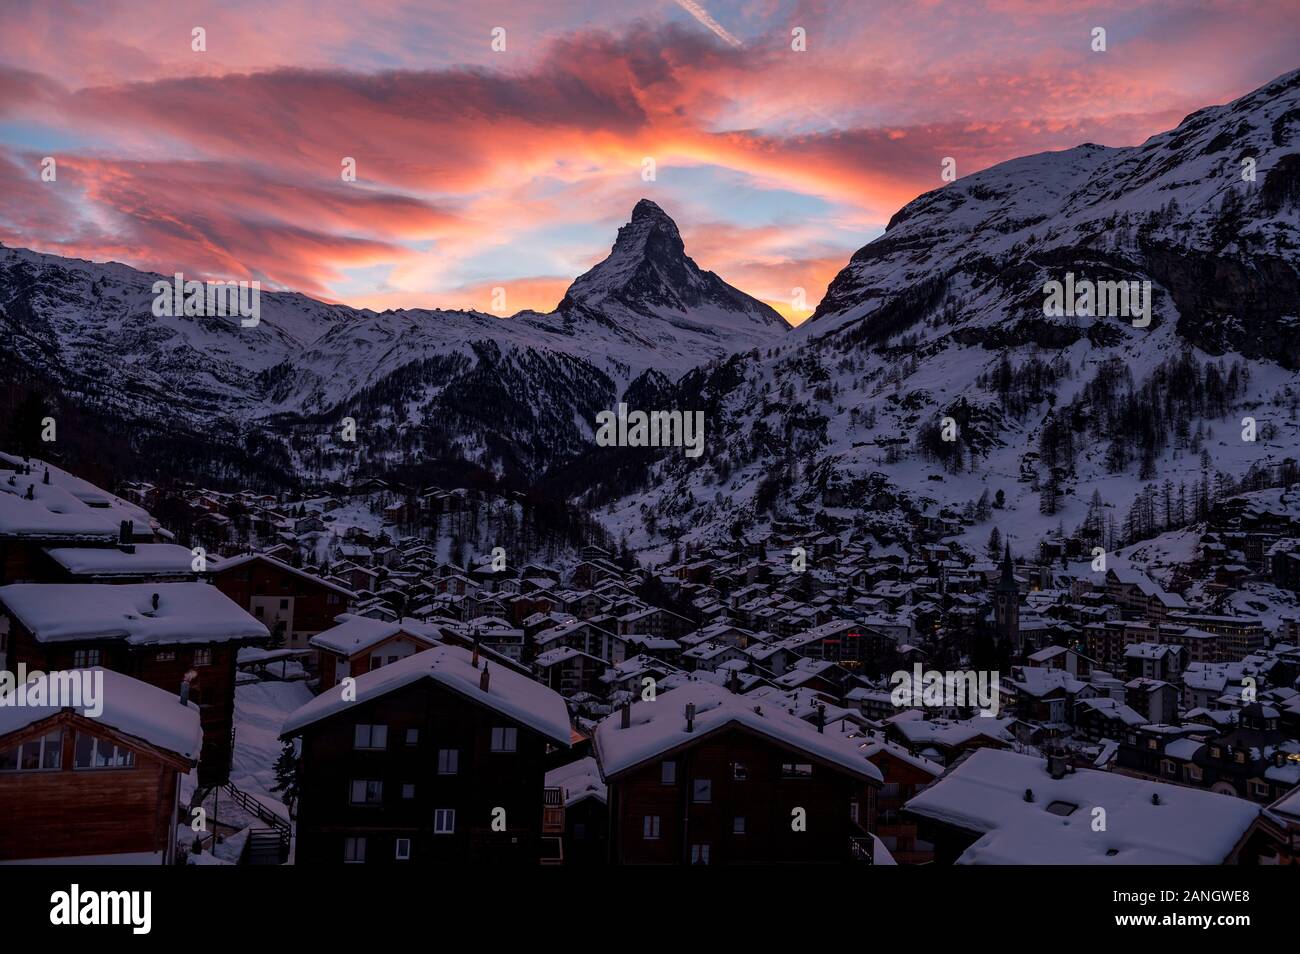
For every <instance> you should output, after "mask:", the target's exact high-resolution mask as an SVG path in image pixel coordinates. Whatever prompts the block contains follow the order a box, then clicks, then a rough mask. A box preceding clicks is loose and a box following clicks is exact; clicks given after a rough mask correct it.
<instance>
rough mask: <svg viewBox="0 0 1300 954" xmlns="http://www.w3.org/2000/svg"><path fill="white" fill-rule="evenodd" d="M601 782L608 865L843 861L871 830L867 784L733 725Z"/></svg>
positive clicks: (873, 788) (870, 798) (871, 793)
mask: <svg viewBox="0 0 1300 954" xmlns="http://www.w3.org/2000/svg"><path fill="white" fill-rule="evenodd" d="M665 763H670V764H671V766H672V767H671V768H665ZM864 764H865V760H864ZM670 778H671V781H670V780H669V779H670ZM699 782H708V783H709V784H708V793H707V794H708V800H707V801H701V800H700V795H701V790H700V788H699V786H698V785H697V783H699ZM606 784H607V785H608V787H609V808H610V833H609V838H610V861H611V862H612V863H615V864H817V863H842V862H847V861H849V860H850V857H851V852H850V849H851V842H852V839H853V838H861V837H863V836H865V835H866V832H867V831H870V830H871V829H872V827H873V825H874V817H875V799H876V795H875V791H876V785H875V784H874V783H871V782H868V781H866V780H865V779H862V778H857V777H854V776H853V775H851V774H850V773H848V772H846V771H844V770H843V769H841V768H837V767H835V766H833V765H830V764H828V763H826V762H824V761H822V760H820V759H817V758H816V757H814V756H812V755H810V754H809V753H807V752H804V751H802V750H799V749H796V748H793V747H786V746H784V745H781V744H778V743H777V742H775V741H772V740H770V739H768V738H765V737H763V736H760V735H758V734H756V733H753V732H751V731H749V730H747V729H745V728H743V727H741V726H739V725H735V724H729V725H727V726H724V727H722V728H721V729H719V730H716V731H714V732H712V733H705V734H702V735H701V736H700V738H699V739H698V740H696V741H693V742H691V743H689V744H687V745H685V746H679V747H677V748H676V749H673V750H671V751H669V752H666V753H665V754H664V755H663V756H662V757H658V758H655V759H653V760H651V761H649V762H644V763H642V764H641V765H638V766H635V767H633V768H631V769H628V770H627V771H625V772H622V773H619V774H618V775H615V776H611V777H607V778H606ZM800 808H801V809H803V810H804V817H805V819H806V830H803V831H796V830H795V828H794V825H793V822H794V818H795V809H800ZM855 812H856V815H857V820H856V821H855V820H854V813H855ZM656 819H657V821H656Z"/></svg>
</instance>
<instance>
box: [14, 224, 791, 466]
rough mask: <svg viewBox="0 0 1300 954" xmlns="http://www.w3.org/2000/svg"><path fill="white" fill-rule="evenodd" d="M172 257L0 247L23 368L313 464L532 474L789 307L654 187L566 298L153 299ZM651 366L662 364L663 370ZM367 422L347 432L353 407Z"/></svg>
mask: <svg viewBox="0 0 1300 954" xmlns="http://www.w3.org/2000/svg"><path fill="white" fill-rule="evenodd" d="M161 277H163V276H157V275H152V274H147V273H143V272H138V271H135V270H134V269H131V268H128V267H126V266H123V265H118V264H108V265H99V264H93V263H90V262H85V261H79V260H72V259H64V258H59V257H56V256H51V255H41V254H37V253H34V252H30V251H26V250H22V249H9V248H0V342H2V343H3V347H4V351H5V353H6V359H7V361H8V362H10V363H11V365H12V366H13V367H15V368H16V369H22V370H23V371H24V372H26V373H28V374H31V375H37V376H39V378H40V379H41V380H42V381H44V382H46V384H47V386H49V387H52V388H55V389H57V390H58V391H59V392H60V393H62V394H63V395H66V396H69V397H70V398H71V399H72V400H73V401H75V402H78V403H85V404H90V405H93V406H94V407H95V408H96V409H98V410H101V411H104V412H106V413H109V414H111V415H114V416H116V417H118V418H120V419H121V420H123V421H137V422H141V423H145V422H152V423H155V424H161V425H164V426H165V427H166V428H170V429H173V430H175V431H177V432H178V433H179V432H185V433H187V434H189V435H192V436H193V437H194V438H195V439H196V440H198V441H202V440H203V439H204V437H205V435H207V436H212V437H213V438H214V439H219V441H220V442H221V443H222V444H223V445H226V444H228V443H229V442H230V441H231V440H232V439H233V440H235V441H236V442H239V443H242V442H245V441H247V440H253V441H254V442H259V443H260V442H262V441H264V440H265V439H270V440H272V441H274V442H277V443H279V444H280V445H282V446H283V448H284V450H285V452H286V455H287V458H286V459H287V460H288V461H289V466H292V467H294V468H297V469H300V470H301V471H302V472H304V473H307V474H326V473H336V472H340V471H343V470H347V469H350V468H356V467H360V466H371V465H383V464H384V463H385V462H393V461H410V460H411V459H414V458H417V457H444V456H450V457H451V458H452V459H460V460H464V461H468V462H471V463H473V464H474V465H476V466H479V467H482V468H483V469H485V470H488V471H495V472H497V473H505V472H510V473H511V474H512V475H514V476H515V477H517V478H519V479H521V480H524V481H527V480H529V479H531V478H532V477H534V476H535V475H537V474H539V473H540V472H541V471H542V470H544V469H545V468H547V467H549V466H553V465H555V464H556V463H557V462H560V461H563V460H565V459H567V458H568V457H571V456H573V455H575V454H580V453H582V452H583V451H584V450H586V449H587V448H589V447H590V444H591V438H592V435H591V424H590V422H592V421H593V420H594V416H595V413H596V412H597V411H598V410H601V409H603V408H607V407H610V406H611V405H612V404H613V403H615V402H616V401H617V399H618V397H619V396H620V395H622V394H623V393H624V392H625V390H626V389H627V388H628V387H629V386H630V385H632V384H634V383H635V382H638V381H641V382H642V386H644V384H645V381H646V380H649V381H651V382H653V381H654V379H655V378H656V376H659V375H667V376H670V377H671V378H676V377H677V376H679V375H680V374H682V373H684V372H685V371H686V370H688V369H690V368H692V367H695V366H696V365H698V364H700V363H702V362H706V361H708V360H710V359H713V358H717V357H721V356H724V355H726V354H729V353H731V352H733V351H736V350H742V349H749V348H753V347H758V346H760V345H768V344H771V343H774V342H776V341H779V340H780V339H781V338H782V337H783V336H784V334H785V333H786V331H787V330H788V326H787V325H786V324H785V322H784V321H783V320H782V319H781V318H780V316H779V315H777V314H776V312H774V311H773V310H772V309H770V308H768V307H767V306H765V305H763V304H762V303H760V302H758V301H756V300H754V299H752V298H750V297H749V296H747V295H744V294H743V293H741V292H739V291H737V290H736V289H734V288H732V287H731V286H729V285H727V284H726V283H725V282H723V281H722V280H721V279H720V278H718V277H717V276H716V275H714V274H713V273H711V272H705V271H702V270H701V269H700V268H699V267H698V266H697V265H696V264H695V263H694V262H693V261H692V260H691V259H690V258H689V257H687V256H686V254H685V249H684V247H683V244H682V240H681V236H680V235H679V233H678V231H677V227H676V225H675V224H674V223H673V221H672V219H670V218H669V217H668V216H667V214H665V213H664V212H663V210H662V209H660V208H659V207H658V206H657V205H655V204H654V203H652V202H648V201H642V202H640V203H638V204H637V206H636V208H635V209H634V211H633V215H632V219H631V221H630V222H629V223H628V224H627V225H625V226H624V227H623V228H622V229H620V230H619V237H618V240H617V241H616V242H615V244H614V247H613V249H612V251H611V253H610V255H609V257H608V258H607V259H606V260H605V261H603V262H601V263H600V264H599V265H597V266H596V267H595V268H593V269H592V270H591V271H589V272H588V273H586V274H585V275H583V276H582V277H581V278H579V279H578V280H577V281H576V282H575V283H574V285H573V286H572V288H571V289H570V290H569V293H568V294H567V295H566V296H565V299H564V301H563V303H562V304H561V305H560V306H559V307H558V308H557V309H556V310H555V311H554V312H552V313H550V314H545V315H543V314H538V313H535V312H523V313H520V314H518V315H515V316H513V317H510V318H503V317H498V316H494V315H488V314H483V313H479V312H466V311H444V310H402V311H385V312H374V311H370V310H364V309H352V308H347V307H343V306H338V305H329V304H325V303H322V302H319V301H314V300H312V299H309V298H306V297H304V296H302V295H297V294H288V293H270V292H264V293H263V294H262V295H261V297H260V310H261V314H260V321H259V323H258V324H257V325H256V326H255V327H242V326H241V324H240V322H239V319H238V318H235V317H203V316H186V315H178V316H175V317H161V318H160V317H156V316H155V315H154V314H153V312H152V307H151V306H152V302H153V299H154V294H153V291H152V286H153V283H154V282H155V281H157V280H159V278H161ZM647 376H648V377H647ZM344 417H352V418H353V419H354V420H355V421H356V422H357V427H358V440H357V441H356V442H355V444H354V445H352V446H348V445H346V444H341V443H340V442H339V440H338V439H337V435H338V434H339V433H340V431H339V428H340V425H339V421H340V420H341V419H342V418H344Z"/></svg>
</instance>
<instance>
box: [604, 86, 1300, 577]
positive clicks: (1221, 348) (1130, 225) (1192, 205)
mask: <svg viewBox="0 0 1300 954" xmlns="http://www.w3.org/2000/svg"><path fill="white" fill-rule="evenodd" d="M1247 158H1249V159H1253V160H1254V170H1255V177H1254V180H1253V181H1251V180H1250V179H1249V178H1248V177H1245V178H1244V177H1243V175H1242V173H1243V170H1245V169H1247V168H1248V166H1249V164H1246V165H1243V163H1242V160H1243V159H1247ZM1298 224H1300V72H1297V73H1292V74H1288V75H1287V76H1284V77H1282V78H1280V79H1279V80H1277V81H1275V82H1273V83H1271V84H1269V85H1267V86H1265V87H1263V88H1262V89H1260V90H1258V91H1256V92H1254V93H1252V94H1250V95H1248V96H1246V97H1243V98H1242V99H1240V100H1238V101H1236V102H1234V103H1231V104H1229V105H1226V106H1220V107H1214V108H1211V109H1204V110H1201V111H1199V112H1197V113H1194V114H1193V115H1191V116H1189V117H1187V119H1185V120H1184V121H1183V123H1182V124H1181V125H1180V126H1179V127H1178V128H1177V129H1175V130H1172V131H1170V132H1167V133H1163V134H1161V135H1158V136H1155V137H1153V138H1152V139H1150V140H1149V141H1147V142H1146V143H1144V144H1142V145H1140V146H1135V147H1131V148H1123V149H1109V148H1102V147H1100V146H1094V145H1084V146H1080V147H1078V148H1075V149H1071V150H1067V151H1064V152H1058V153H1045V154H1042V155H1037V156H1029V157H1026V158H1022V159H1016V160H1013V161H1011V162H1007V163H1003V164H1001V165H999V166H996V167H993V168H991V169H988V170H985V171H983V172H979V173H976V174H974V175H971V176H969V177H966V178H963V179H959V180H957V181H956V182H954V183H952V184H951V185H948V186H946V187H945V188H942V189H940V190H937V191H935V192H931V193H928V194H926V195H923V196H921V197H920V198H918V199H916V200H915V201H913V202H912V203H910V204H909V205H907V206H906V207H905V208H904V209H902V210H901V211H900V212H899V213H898V214H897V215H896V216H895V217H894V219H893V221H892V222H891V223H890V226H889V228H888V230H887V231H886V233H885V234H884V235H883V236H881V237H880V238H879V239H877V240H876V241H874V242H872V243H871V244H869V245H867V246H865V247H864V248H863V249H861V250H860V251H859V252H857V253H856V254H855V255H854V256H853V258H852V260H851V261H850V263H849V264H848V265H847V266H846V267H845V268H844V269H843V270H842V271H841V272H840V274H839V275H838V276H837V277H836V278H835V280H834V281H833V282H832V283H831V285H830V288H829V290H828V293H827V296H826V298H825V299H824V300H823V301H822V303H821V305H820V306H819V308H818V310H817V312H816V314H815V315H814V316H813V318H812V319H810V320H809V321H808V322H807V323H805V324H804V325H802V326H800V327H798V328H796V329H795V330H794V331H792V332H791V334H790V335H789V336H788V338H787V340H786V341H785V342H784V343H783V344H782V345H781V346H780V347H779V348H777V349H776V352H775V354H774V355H773V356H772V357H770V358H763V359H753V358H749V357H745V356H737V357H735V358H733V359H731V360H730V361H727V362H721V363H716V364H715V365H713V366H711V367H710V368H708V369H704V370H702V371H700V372H697V373H695V374H692V375H688V376H687V377H686V378H685V379H684V380H683V382H682V385H681V387H679V389H678V392H677V400H678V401H679V402H680V404H679V406H682V407H687V408H696V407H698V408H703V409H705V410H706V421H707V435H708V436H707V440H706V451H705V455H704V457H703V458H701V459H700V460H697V461H692V460H689V459H686V458H684V457H683V456H682V455H680V454H673V453H671V452H669V453H665V454H660V455H659V457H658V459H657V461H656V462H655V463H654V464H653V469H652V470H651V471H649V472H648V473H647V474H645V475H643V476H642V477H640V478H638V479H632V480H629V481H626V482H625V483H624V484H623V485H621V486H619V485H614V484H613V483H612V482H610V481H608V480H605V481H600V480H597V481H595V482H594V483H593V485H592V487H591V490H590V494H589V497H588V499H589V500H590V501H591V502H593V503H600V504H602V505H606V504H608V509H607V513H606V519H607V520H609V521H610V522H611V523H613V524H614V525H615V526H616V528H617V529H618V530H620V531H622V530H628V531H631V532H632V533H633V540H634V542H637V541H638V540H639V542H640V543H641V544H642V545H643V546H644V545H648V544H651V543H655V542H658V541H659V540H662V536H661V535H654V534H649V533H646V532H645V531H644V530H643V529H640V533H639V536H637V531H638V530H639V528H640V527H641V524H642V522H643V521H644V519H645V517H646V515H647V514H649V513H651V512H653V513H654V514H656V516H657V519H658V524H659V526H660V527H661V528H663V527H675V528H676V530H675V531H674V532H683V533H685V534H686V536H687V539H707V538H716V537H725V536H726V535H727V534H728V533H734V532H737V530H738V528H741V527H744V526H749V525H751V524H759V525H761V524H763V523H765V522H766V521H768V520H769V519H771V518H772V517H775V516H781V515H785V516H796V515H799V513H800V512H801V511H802V512H803V514H804V515H805V516H807V515H809V514H811V513H812V512H814V511H816V510H819V509H820V510H822V511H823V512H825V513H826V514H828V515H830V516H839V517H843V518H845V519H855V520H857V522H858V526H859V530H860V531H864V532H874V530H875V529H882V528H883V529H884V530H885V536H886V537H887V538H888V539H889V540H896V539H898V538H899V537H900V536H902V535H903V534H905V532H906V531H905V530H900V529H899V528H900V525H901V526H904V527H906V526H912V527H915V526H917V525H919V524H920V523H922V522H923V520H922V518H923V517H925V516H927V515H928V516H936V515H938V512H939V510H940V509H941V506H942V505H945V504H946V505H949V506H951V507H953V508H954V510H955V511H956V514H957V515H958V516H962V515H963V514H964V515H965V516H966V517H967V518H968V519H967V520H966V522H965V523H964V524H963V525H962V526H961V527H960V528H959V529H955V530H954V535H955V538H957V539H959V540H960V541H961V542H962V543H964V544H966V545H967V546H968V547H970V548H971V549H972V550H979V549H982V548H983V546H984V544H985V542H986V540H987V538H988V536H989V533H990V531H991V529H992V528H993V527H994V526H996V527H998V528H999V529H1000V532H1001V534H1002V535H1004V536H1005V535H1007V534H1011V535H1012V537H1013V545H1014V546H1015V548H1016V549H1017V550H1018V551H1021V552H1026V553H1028V552H1032V551H1033V550H1034V548H1035V547H1036V545H1037V543H1038V542H1039V540H1040V539H1042V538H1043V537H1045V536H1047V535H1050V534H1053V533H1054V532H1055V531H1057V530H1058V529H1060V530H1061V531H1064V533H1066V534H1069V533H1072V532H1074V531H1075V530H1077V529H1078V528H1079V527H1081V526H1083V525H1084V524H1085V523H1087V524H1089V525H1090V527H1091V529H1092V531H1093V532H1092V533H1091V534H1090V536H1091V538H1092V539H1094V540H1095V541H1096V542H1098V543H1103V544H1107V545H1109V546H1112V547H1113V546H1115V545H1118V544H1119V543H1122V542H1124V541H1126V540H1130V539H1138V538H1140V537H1142V536H1145V535H1149V534H1150V533H1153V532H1158V531H1160V530H1162V529H1164V527H1165V524H1166V519H1165V511H1164V510H1163V502H1164V501H1165V500H1168V501H1169V509H1168V514H1169V517H1168V520H1169V525H1171V526H1172V525H1181V524H1182V523H1185V522H1188V521H1189V520H1191V519H1195V516H1196V511H1197V510H1198V507H1200V506H1201V504H1203V502H1204V500H1205V499H1206V498H1214V497H1218V496H1221V495H1223V494H1225V493H1228V492H1230V491H1231V490H1234V489H1238V487H1239V486H1240V484H1241V482H1242V480H1243V478H1246V477H1247V475H1248V474H1249V475H1250V476H1249V479H1248V480H1247V483H1248V484H1249V483H1251V482H1256V483H1258V482H1263V481H1266V480H1267V479H1269V475H1275V474H1276V472H1277V467H1276V465H1278V464H1279V463H1280V462H1281V461H1282V460H1284V459H1286V458H1289V457H1295V456H1296V448H1297V447H1300V428H1298V427H1297V421H1296V414H1297V407H1298V406H1300V373H1297V370H1296V369H1297V368H1300V273H1298V272H1297V262H1298V261H1300V231H1298ZM1066 272H1072V273H1074V274H1075V276H1076V277H1077V278H1078V279H1083V278H1085V277H1086V278H1088V279H1091V280H1094V281H1096V280H1123V281H1137V282H1141V281H1149V282H1151V301H1152V321H1151V323H1150V325H1149V327H1135V326H1134V324H1133V322H1132V321H1131V319H1130V318H1126V317H1083V316H1067V317H1049V316H1048V315H1046V314H1045V313H1044V312H1045V309H1044V297H1045V296H1044V285H1045V283H1046V282H1048V281H1052V280H1056V281H1063V280H1064V278H1065V273H1066ZM1247 416H1249V417H1252V418H1254V419H1255V431H1256V433H1255V440H1254V441H1250V440H1247V439H1243V431H1244V428H1243V424H1242V420H1243V418H1245V417H1247ZM945 417H948V418H951V419H952V422H953V423H954V424H955V428H953V429H952V431H951V433H950V434H949V435H948V436H953V437H955V439H954V440H951V441H949V440H945V439H944V437H945V434H944V428H943V424H944V418H945ZM1252 468H1254V471H1253V473H1252ZM607 470H608V471H609V472H612V468H608V469H607ZM630 491H631V493H629V492H630ZM999 493H1001V495H1002V501H1003V502H1002V503H1001V505H999V503H998V502H997V501H998V496H997V495H998V494H999ZM985 494H987V495H988V498H987V499H986V500H985V501H984V502H983V503H982V504H981V503H980V500H981V497H982V496H983V495H985ZM1180 495H1181V500H1182V510H1181V512H1179V509H1178V502H1179V499H1180ZM611 497H615V498H622V499H619V500H617V501H615V502H613V503H612V504H610V503H609V501H610V498H611ZM1135 505H1136V506H1135ZM1157 514H1158V516H1157ZM878 539H879V541H880V542H884V538H878ZM912 542H915V541H914V540H913V541H912Z"/></svg>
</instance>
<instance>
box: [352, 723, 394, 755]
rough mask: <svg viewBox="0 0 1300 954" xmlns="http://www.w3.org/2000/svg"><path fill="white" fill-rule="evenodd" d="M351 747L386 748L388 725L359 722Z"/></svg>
mask: <svg viewBox="0 0 1300 954" xmlns="http://www.w3.org/2000/svg"><path fill="white" fill-rule="evenodd" d="M352 747H353V748H354V749H386V748H388V726H386V725H365V724H363V723H359V724H358V725H357V726H356V732H355V735H354V736H353V738H352Z"/></svg>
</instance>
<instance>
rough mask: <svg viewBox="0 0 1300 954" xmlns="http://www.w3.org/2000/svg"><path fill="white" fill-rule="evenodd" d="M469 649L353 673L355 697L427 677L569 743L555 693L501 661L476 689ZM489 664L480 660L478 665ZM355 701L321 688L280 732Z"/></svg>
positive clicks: (439, 650) (446, 649) (435, 651)
mask: <svg viewBox="0 0 1300 954" xmlns="http://www.w3.org/2000/svg"><path fill="white" fill-rule="evenodd" d="M471 658H472V656H471V653H470V652H469V650H466V649H461V648H460V647H459V646H447V645H441V646H435V647H433V648H432V649H426V650H424V651H423V652H419V653H415V654H414V655H412V656H407V657H406V658H405V659H399V660H398V661H397V662H395V663H389V664H388V665H387V666H383V667H382V668H380V669H376V670H374V671H372V672H368V673H365V674H363V675H361V676H358V677H357V678H356V685H355V688H356V701H357V702H366V701H368V700H370V699H376V698H378V697H380V696H383V695H387V694H388V693H390V692H396V691H397V690H398V689H402V688H404V687H406V686H409V685H411V684H413V683H416V682H419V681H420V680H421V679H432V680H433V681H434V682H436V683H438V684H439V685H442V686H446V687H447V688H448V689H451V690H452V691H453V692H455V693H457V694H459V695H462V696H465V697H467V698H468V699H470V700H471V701H473V702H477V703H478V704H480V705H483V706H487V707H488V708H489V709H493V710H495V711H497V712H500V713H501V714H502V715H504V716H508V717H509V718H511V719H514V720H515V721H516V722H519V723H520V724H522V725H525V726H528V727H529V728H531V729H533V730H534V731H536V732H538V733H540V734H541V735H544V736H546V737H547V738H548V739H550V740H551V741H553V742H556V743H558V744H560V745H563V746H565V747H566V748H567V747H568V746H569V744H570V741H571V738H572V734H571V732H570V727H569V711H568V709H566V708H565V705H564V699H563V698H562V697H561V696H560V694H559V693H558V692H555V691H554V690H552V689H548V688H547V687H546V686H543V685H542V684H541V683H538V682H534V681H533V680H532V679H529V678H528V677H527V676H523V675H520V674H519V673H517V672H514V671H512V670H510V669H507V668H505V667H504V666H492V668H491V677H490V683H489V686H488V691H487V692H484V691H483V690H482V689H480V688H479V678H480V676H481V675H482V672H483V670H482V669H476V668H474V666H473V665H471V662H470V660H471ZM482 665H490V663H487V662H486V661H483V660H481V661H480V666H482ZM353 705H356V703H355V702H348V701H345V700H344V698H343V693H342V690H341V688H340V687H336V688H334V689H331V690H330V691H328V692H325V693H322V694H321V695H319V696H317V697H316V698H315V699H313V700H312V701H311V702H309V703H307V704H306V705H305V706H303V707H302V708H300V709H298V710H297V711H296V712H294V713H292V714H291V715H290V716H289V718H288V719H286V720H285V723H284V728H283V734H284V735H295V734H297V733H298V731H299V730H301V729H303V728H304V727H306V726H308V725H311V724H312V723H315V722H319V721H320V720H321V719H326V718H329V717H330V716H333V715H337V714H338V713H340V712H343V711H344V710H346V709H348V708H350V707H351V706H353Z"/></svg>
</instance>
